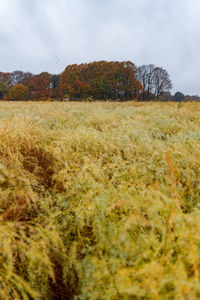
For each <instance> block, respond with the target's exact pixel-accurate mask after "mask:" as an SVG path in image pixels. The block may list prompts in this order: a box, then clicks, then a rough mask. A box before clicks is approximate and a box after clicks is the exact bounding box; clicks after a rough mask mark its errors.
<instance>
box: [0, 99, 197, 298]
mask: <svg viewBox="0 0 200 300" xmlns="http://www.w3.org/2000/svg"><path fill="white" fill-rule="evenodd" d="M0 196H1V197H0V299H50V300H51V299H80V300H81V299H98V300H102V299H105V300H107V299H112V300H115V299H143V300H146V299H148V300H149V299H154V300H155V299H181V300H182V299H188V300H190V299H200V103H180V104H176V103H137V102H128V103H109V102H108V103H106V102H105V103H100V102H98V103H75V102H72V103H43V102H42V103H31V102H1V103H0Z"/></svg>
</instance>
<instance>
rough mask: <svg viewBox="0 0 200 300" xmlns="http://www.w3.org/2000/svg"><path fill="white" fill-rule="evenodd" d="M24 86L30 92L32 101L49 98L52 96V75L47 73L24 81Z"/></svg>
mask: <svg viewBox="0 0 200 300" xmlns="http://www.w3.org/2000/svg"><path fill="white" fill-rule="evenodd" d="M24 84H25V85H26V86H27V88H28V90H29V93H30V98H31V99H39V98H49V97H51V95H52V87H53V84H52V75H51V74H49V73H47V72H43V73H41V74H39V75H34V76H32V77H31V78H30V79H28V80H27V81H24Z"/></svg>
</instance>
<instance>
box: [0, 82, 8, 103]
mask: <svg viewBox="0 0 200 300" xmlns="http://www.w3.org/2000/svg"><path fill="white" fill-rule="evenodd" d="M7 93H8V87H7V84H6V83H4V82H0V99H2V98H3V96H5V95H6V94H7Z"/></svg>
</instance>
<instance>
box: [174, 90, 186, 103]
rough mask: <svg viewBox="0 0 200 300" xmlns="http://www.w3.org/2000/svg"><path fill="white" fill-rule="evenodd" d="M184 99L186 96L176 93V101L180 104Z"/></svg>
mask: <svg viewBox="0 0 200 300" xmlns="http://www.w3.org/2000/svg"><path fill="white" fill-rule="evenodd" d="M184 97H185V96H184V94H182V93H181V92H176V94H175V95H174V100H175V101H177V102H179V101H182V100H183V99H184Z"/></svg>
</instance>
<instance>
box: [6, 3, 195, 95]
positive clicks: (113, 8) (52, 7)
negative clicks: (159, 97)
mask: <svg viewBox="0 0 200 300" xmlns="http://www.w3.org/2000/svg"><path fill="white" fill-rule="evenodd" d="M199 16H200V0H0V45H1V47H0V71H14V70H19V69H20V70H23V71H31V72H33V73H39V72H42V71H48V72H50V73H59V72H61V71H63V70H64V69H65V67H66V66H67V65H68V64H72V63H82V62H90V61H94V60H118V61H122V60H131V61H133V62H134V63H135V64H136V65H137V66H139V65H142V64H149V63H153V64H155V65H157V66H161V67H163V68H165V69H167V71H168V72H169V75H170V78H171V80H172V82H173V85H174V89H173V92H175V91H177V90H180V91H182V92H184V93H186V94H200V20H199V18H200V17H199Z"/></svg>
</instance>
